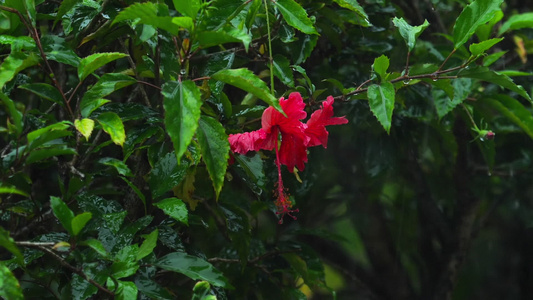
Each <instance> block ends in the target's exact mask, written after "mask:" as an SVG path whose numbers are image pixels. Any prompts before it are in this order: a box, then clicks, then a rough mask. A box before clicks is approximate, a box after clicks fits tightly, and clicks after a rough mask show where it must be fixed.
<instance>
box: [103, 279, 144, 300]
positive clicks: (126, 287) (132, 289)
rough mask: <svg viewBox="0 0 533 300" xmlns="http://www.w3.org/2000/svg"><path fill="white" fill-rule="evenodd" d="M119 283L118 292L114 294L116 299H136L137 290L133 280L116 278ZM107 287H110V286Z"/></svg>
mask: <svg viewBox="0 0 533 300" xmlns="http://www.w3.org/2000/svg"><path fill="white" fill-rule="evenodd" d="M117 282H118V283H119V288H118V292H117V294H116V298H115V299H116V300H130V299H137V295H138V294H139V291H138V290H137V286H136V285H135V283H134V282H131V281H121V280H117ZM109 288H112V287H111V286H110V287H109Z"/></svg>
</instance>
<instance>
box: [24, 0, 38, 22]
mask: <svg viewBox="0 0 533 300" xmlns="http://www.w3.org/2000/svg"><path fill="white" fill-rule="evenodd" d="M23 3H24V8H25V9H26V16H27V17H28V18H29V19H30V22H31V24H32V25H33V26H35V24H36V21H37V12H36V11H35V0H23Z"/></svg>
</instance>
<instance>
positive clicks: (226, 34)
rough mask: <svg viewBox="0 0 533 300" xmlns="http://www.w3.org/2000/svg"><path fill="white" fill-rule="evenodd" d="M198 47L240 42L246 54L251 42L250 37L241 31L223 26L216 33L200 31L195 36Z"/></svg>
mask: <svg viewBox="0 0 533 300" xmlns="http://www.w3.org/2000/svg"><path fill="white" fill-rule="evenodd" d="M197 38H198V42H199V46H200V47H201V48H209V47H212V46H217V45H220V44H225V43H235V42H241V43H242V44H243V45H244V49H245V50H246V52H248V47H249V46H250V43H251V42H252V37H251V36H250V35H249V34H248V33H246V31H245V30H241V29H238V28H235V27H232V26H225V27H223V28H222V29H220V30H218V31H201V32H199V33H198V35H197Z"/></svg>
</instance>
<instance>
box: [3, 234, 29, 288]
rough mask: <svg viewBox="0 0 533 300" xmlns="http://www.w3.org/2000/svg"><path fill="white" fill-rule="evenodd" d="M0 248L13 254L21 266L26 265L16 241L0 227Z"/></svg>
mask: <svg viewBox="0 0 533 300" xmlns="http://www.w3.org/2000/svg"><path fill="white" fill-rule="evenodd" d="M0 247H2V248H4V249H6V250H7V251H9V252H11V254H13V256H14V257H15V260H16V262H17V263H18V264H20V265H21V266H23V265H24V256H22V253H21V252H20V250H19V249H18V248H17V245H16V244H15V240H13V238H12V237H11V236H9V232H8V231H6V230H5V229H4V228H3V227H0ZM0 280H1V277H0ZM0 286H1V285H0ZM0 289H1V288H0Z"/></svg>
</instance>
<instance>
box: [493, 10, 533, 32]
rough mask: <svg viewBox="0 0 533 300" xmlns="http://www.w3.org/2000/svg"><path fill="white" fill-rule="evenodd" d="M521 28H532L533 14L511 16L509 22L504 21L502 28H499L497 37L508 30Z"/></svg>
mask: <svg viewBox="0 0 533 300" xmlns="http://www.w3.org/2000/svg"><path fill="white" fill-rule="evenodd" d="M522 28H533V12H528V13H523V14H519V15H512V16H511V17H510V18H509V20H507V21H505V23H503V25H502V27H500V30H498V36H501V35H502V34H504V33H505V32H507V31H509V30H516V29H522Z"/></svg>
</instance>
